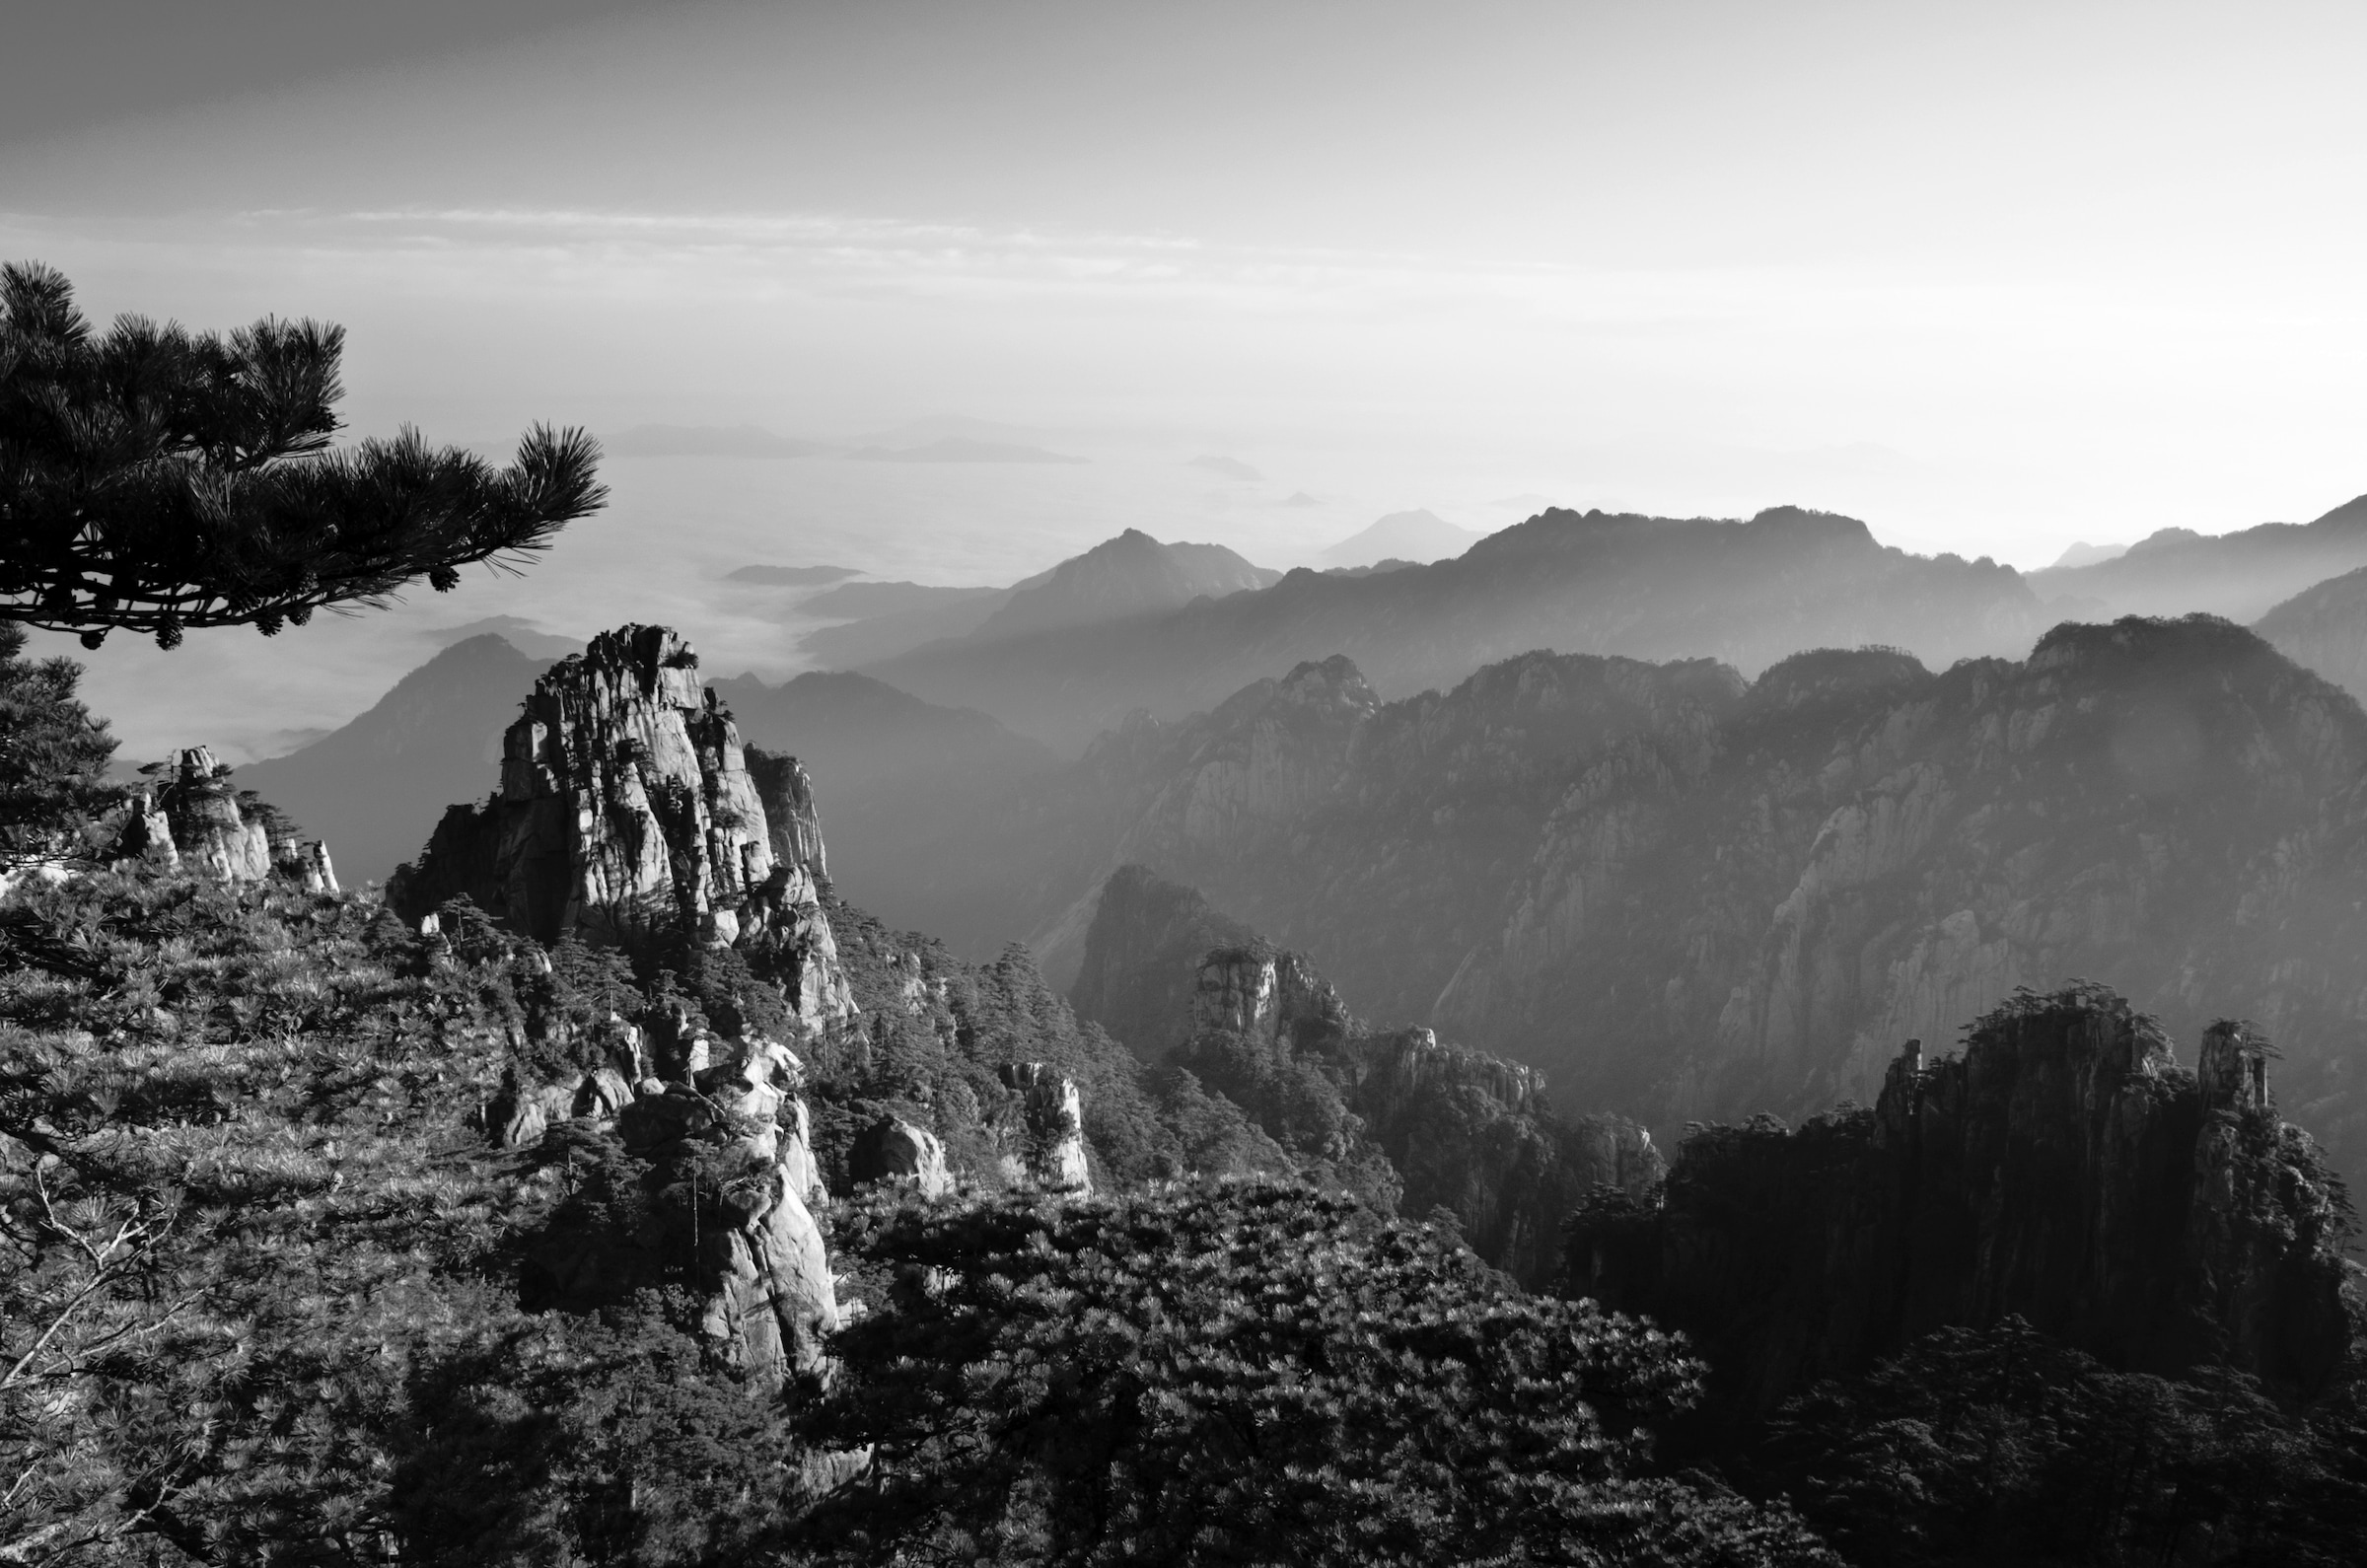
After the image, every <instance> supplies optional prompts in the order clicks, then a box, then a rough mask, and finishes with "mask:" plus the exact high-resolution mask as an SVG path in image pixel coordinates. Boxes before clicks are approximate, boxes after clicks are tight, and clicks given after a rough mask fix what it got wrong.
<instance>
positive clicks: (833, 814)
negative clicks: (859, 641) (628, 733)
mask: <svg viewBox="0 0 2367 1568" xmlns="http://www.w3.org/2000/svg"><path fill="white" fill-rule="evenodd" d="M713 685H714V689H715V692H716V695H718V696H719V697H721V698H722V699H723V700H724V701H725V702H726V703H727V704H728V705H729V706H730V707H731V709H732V711H733V713H734V715H735V716H736V717H737V718H738V720H739V723H740V734H741V736H742V737H743V738H744V739H745V740H746V741H747V742H748V744H749V745H750V746H752V747H757V748H762V749H764V750H766V751H772V752H779V753H787V754H791V755H794V756H796V758H797V759H798V760H799V761H800V762H801V763H803V764H804V765H805V768H806V771H807V773H808V775H809V776H810V777H811V778H812V780H813V786H814V793H815V797H816V800H817V801H818V802H819V803H820V805H821V807H822V809H824V810H825V811H827V812H828V813H829V821H830V842H831V845H832V846H833V848H834V849H835V851H836V853H837V856H838V858H837V860H836V862H835V863H834V864H833V866H832V868H831V869H832V872H833V874H834V875H835V876H836V878H837V879H838V886H839V889H840V891H841V892H842V893H843V894H844V895H845V896H847V897H849V898H852V899H855V900H857V901H859V902H861V903H862V905H863V906H864V907H865V908H868V909H871V910H873V911H874V912H876V913H877V914H879V915H880V916H881V917H882V918H883V919H886V920H888V921H890V922H892V923H896V924H899V925H904V926H909V925H910V924H911V923H912V921H913V919H914V918H916V917H917V916H918V915H919V914H921V913H923V912H925V911H927V910H928V909H930V908H931V907H932V906H933V901H934V900H933V893H934V891H935V890H936V888H937V887H938V885H939V882H940V873H939V871H938V869H937V867H936V866H935V865H934V864H933V863H932V860H931V859H930V857H927V856H915V855H912V854H910V853H909V852H908V851H907V849H906V846H907V845H908V844H909V843H910V842H911V841H912V840H913V838H914V837H915V836H927V835H929V834H930V832H931V828H932V826H933V824H934V822H935V821H936V820H937V819H938V818H940V817H941V816H942V814H943V810H944V803H945V801H946V800H947V798H948V796H949V795H952V796H954V798H957V799H959V798H964V797H968V796H973V795H974V796H977V797H984V798H991V799H1000V798H1004V797H1007V796H1010V795H1012V794H1016V793H1020V792H1024V791H1025V790H1026V789H1027V788H1028V787H1029V786H1030V785H1031V784H1032V783H1033V782H1034V781H1036V780H1039V779H1040V778H1042V777H1043V776H1045V775H1047V774H1049V773H1050V772H1052V771H1053V770H1054V769H1055V768H1056V767H1057V766H1058V765H1059V758H1058V757H1056V756H1055V755H1054V754H1053V753H1052V751H1051V750H1050V748H1047V747H1045V746H1044V745H1043V744H1042V743H1041V742H1039V741H1032V740H1029V739H1027V738H1025V737H1023V736H1018V735H1014V734H1012V733H1011V732H1010V731H1009V730H1006V729H1004V728H1003V727H1002V726H1001V725H999V724H997V723H995V721H994V720H992V719H990V718H988V717H987V716H986V715H985V714H983V713H976V712H969V711H966V710H963V709H957V708H943V707H938V706H936V705H935V704H933V703H927V702H923V701H921V700H920V699H919V698H918V697H914V696H911V695H908V694H906V693H904V692H901V691H898V690H897V689H896V688H895V687H894V686H890V685H886V684H884V683H882V682H880V681H878V680H874V679H872V678H871V677H868V676H859V675H852V674H846V673H839V672H823V671H811V672H808V673H807V674H805V675H802V676H799V677H796V678H795V679H793V680H788V681H784V682H782V683H781V684H779V685H771V686H768V685H766V684H765V683H764V682H763V681H761V680H758V679H757V678H755V677H753V676H742V677H738V678H737V679H729V680H718V681H715V682H713Z"/></svg>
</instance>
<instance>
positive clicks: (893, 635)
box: [798, 529, 1282, 669]
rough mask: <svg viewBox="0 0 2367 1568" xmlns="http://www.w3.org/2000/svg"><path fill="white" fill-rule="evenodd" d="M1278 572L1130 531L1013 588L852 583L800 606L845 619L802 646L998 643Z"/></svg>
mask: <svg viewBox="0 0 2367 1568" xmlns="http://www.w3.org/2000/svg"><path fill="white" fill-rule="evenodd" d="M1281 575H1282V574H1281V573H1280V572H1276V571H1273V570H1270V569H1268V568H1266V567H1262V566H1255V565H1253V564H1252V563H1251V562H1249V561H1247V560H1245V559H1243V558H1242V557H1241V556H1240V555H1238V554H1236V553H1235V552H1233V551H1232V550H1229V549H1226V548H1225V547H1224V546H1223V545H1221V544H1188V543H1180V542H1179V543H1173V544H1169V543H1163V542H1161V541H1160V540H1158V539H1155V538H1153V537H1151V536H1150V535H1148V534H1145V533H1143V532H1142V531H1141V530H1139V529H1128V530H1126V531H1125V532H1124V533H1122V534H1120V535H1117V536H1116V537H1114V538H1110V539H1105V540H1103V541H1102V542H1101V543H1099V544H1097V545H1095V546H1094V547H1093V548H1092V549H1090V550H1087V551H1086V552H1085V553H1083V554H1082V555H1073V556H1070V557H1069V558H1068V559H1067V560H1064V561H1062V562H1060V563H1059V564H1058V565H1057V566H1054V567H1052V568H1051V569H1050V570H1048V571H1044V572H1039V573H1037V574H1036V575H1035V576H1033V577H1029V578H1024V579H1022V580H1021V581H1019V582H1017V583H1014V584H1012V585H1011V586H1010V587H1009V588H933V587H927V586H924V585H921V584H917V583H855V584H848V585H846V586H845V587H843V588H839V589H836V590H833V591H832V592H830V593H827V594H822V595H818V596H816V597H815V598H813V599H811V600H808V601H806V602H804V603H803V604H801V605H800V606H798V607H799V610H800V612H801V613H803V614H808V615H834V614H845V615H848V616H849V617H851V618H850V619H849V621H848V623H847V624H845V625H839V626H825V627H824V628H822V629H821V630H819V631H815V632H811V633H809V634H808V635H807V636H806V638H805V640H804V642H803V644H802V645H801V646H802V647H803V649H804V651H805V652H806V653H808V654H810V655H811V656H813V657H814V658H816V659H818V660H821V661H823V662H824V663H825V664H827V665H829V666H831V667H833V668H839V669H844V668H849V667H853V666H857V665H864V664H871V663H877V662H880V661H884V660H890V659H894V658H896V657H897V656H898V655H901V654H903V653H906V652H908V651H910V650H912V649H915V648H919V647H922V646H924V645H927V644H933V643H945V644H947V645H948V646H949V647H951V646H954V645H956V644H960V645H968V644H969V643H972V642H992V641H1000V640H1007V639H1010V638H1014V637H1024V636H1027V635H1030V634H1034V633H1041V632H1048V631H1060V630H1071V629H1075V628H1079V627H1085V626H1097V625H1102V624H1105V623H1108V622H1112V621H1119V620H1127V619H1131V618H1135V617H1139V616H1142V615H1145V614H1155V613H1158V612H1160V611H1163V610H1169V609H1174V608H1176V607H1178V606H1183V605H1188V604H1190V603H1191V602H1192V601H1193V600H1195V599H1200V598H1203V597H1217V598H1221V597H1223V596H1225V595H1228V594H1238V593H1242V592H1244V591H1247V590H1251V589H1258V588H1265V587H1268V586H1270V585H1272V584H1273V583H1275V582H1276V581H1278V580H1279V579H1280V578H1281Z"/></svg>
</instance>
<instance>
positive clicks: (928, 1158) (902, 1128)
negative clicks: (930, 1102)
mask: <svg viewBox="0 0 2367 1568" xmlns="http://www.w3.org/2000/svg"><path fill="white" fill-rule="evenodd" d="M848 1164H849V1166H850V1167H851V1168H852V1170H853V1174H854V1178H855V1179H856V1180H857V1181H908V1182H910V1183H911V1184H912V1186H913V1187H914V1188H915V1189H917V1190H918V1191H919V1193H920V1195H921V1196H923V1197H929V1198H934V1197H942V1196H943V1195H944V1194H946V1193H947V1192H950V1191H952V1190H953V1185H954V1178H953V1176H951V1175H950V1174H949V1173H948V1172H947V1171H946V1168H945V1145H944V1144H943V1143H942V1142H941V1141H939V1139H938V1137H937V1135H936V1134H935V1133H933V1132H930V1131H929V1130H928V1129H927V1128H925V1127H915V1126H913V1125H912V1124H911V1123H910V1122H908V1121H905V1120H904V1119H903V1118H901V1117H899V1116H882V1117H881V1118H880V1119H879V1120H877V1121H875V1122H873V1123H872V1124H871V1125H870V1126H869V1127H866V1128H865V1129H864V1130H863V1132H862V1135H861V1136H859V1137H857V1138H856V1139H855V1147H854V1150H853V1152H852V1154H851V1155H850V1156H849V1157H848Z"/></svg>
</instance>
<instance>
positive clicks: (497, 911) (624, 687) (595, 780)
mask: <svg viewBox="0 0 2367 1568" xmlns="http://www.w3.org/2000/svg"><path fill="white" fill-rule="evenodd" d="M804 804H805V811H804V814H803V816H802V817H801V818H798V819H796V820H790V821H787V822H785V823H784V829H783V832H782V834H781V835H780V837H781V841H782V843H783V844H784V846H785V847H787V848H788V849H789V850H791V851H793V852H794V853H795V855H796V856H797V858H795V859H790V860H784V859H782V858H779V857H778V856H776V854H775V851H774V840H775V836H776V835H775V833H774V831H773V829H772V827H771V825H770V824H769V823H768V822H767V820H766V817H765V812H764V807H763V805H762V803H761V801H760V800H759V798H758V795H757V791H756V787H755V784H754V782H753V780H752V779H751V777H750V775H749V772H748V767H747V762H746V757H745V754H744V750H743V748H742V746H741V744H740V737H739V732H738V730H737V728H736V727H735V726H734V724H733V722H732V719H731V715H730V714H729V713H728V712H726V711H725V710H723V709H722V708H721V707H720V706H719V705H718V704H717V703H716V702H715V700H714V698H713V694H712V693H711V692H707V691H705V690H703V689H702V688H701V686H700V684H699V681H698V658H697V655H696V654H694V653H693V652H692V651H691V649H690V647H689V645H688V644H687V643H685V642H683V641H682V640H681V638H680V637H679V636H677V635H676V634H675V633H674V632H672V631H670V630H668V629H666V628H665V627H662V626H625V627H622V628H620V629H618V630H616V631H612V632H605V633H603V634H602V635H600V636H598V637H596V638H594V639H593V640H592V643H591V645H590V646H589V647H588V648H586V650H585V651H584V652H583V653H582V654H580V655H575V656H572V657H570V658H567V659H564V660H561V661H560V662H559V663H558V664H556V665H554V666H553V667H552V668H551V669H550V670H548V671H547V672H545V673H544V674H543V675H542V677H540V678H539V679H538V681H537V682H536V684H535V689H534V692H533V694H532V695H531V696H530V697H529V698H528V699H527V703H526V711H525V713H524V714H523V715H522V716H521V717H520V718H519V719H518V721H517V722H516V723H515V724H513V725H511V726H510V729H509V731H508V733H507V734H506V735H505V736H504V737H503V742H502V775H501V790H500V792H499V793H498V794H497V795H496V796H494V798H493V799H491V800H489V801H487V802H486V803H484V804H483V805H481V806H455V807H453V808H452V809H451V811H449V812H447V813H446V814H445V817H444V820H443V821H442V822H440V823H439V824H438V825H437V827H436V831H435V836H434V837H433V838H432V839H431V840H430V842H429V844H428V846H427V849H426V850H425V852H424V853H423V854H422V855H421V856H420V858H419V860H418V861H417V863H416V864H415V865H412V866H406V867H405V868H403V869H402V870H401V871H400V872H398V873H397V874H396V876H395V879H394V883H393V884H392V886H391V887H390V890H389V892H390V896H391V897H392V899H393V900H394V903H395V905H396V906H397V907H398V908H399V909H401V910H402V911H403V912H404V913H405V914H407V915H410V916H412V917H413V918H416V917H418V916H419V915H421V914H424V913H425V912H427V911H429V910H431V909H433V908H434V907H435V906H436V905H438V904H440V903H442V902H443V901H444V900H446V899H448V898H452V897H455V896H458V895H464V894H465V895H466V896H467V897H469V898H470V899H472V900H474V901H475V902H476V903H477V904H478V905H479V906H480V907H482V908H483V909H485V910H486V911H487V912H489V913H491V914H493V915H494V916H495V917H497V918H498V919H500V920H502V921H503V922H504V923H506V924H507V925H509V926H510V927H511V928H512V929H514V930H517V931H519V932H521V933H523V934H525V935H528V936H531V937H534V938H535V939H536V940H538V941H540V942H544V943H548V942H555V941H557V940H558V939H559V938H560V937H562V936H565V935H571V934H572V935H576V936H580V937H582V938H584V939H585V940H588V941H595V942H607V943H611V944H614V945H616V946H620V947H626V948H635V949H648V948H652V947H655V946H658V945H662V944H664V943H666V942H668V941H675V940H681V939H685V938H686V939H690V940H703V941H706V942H711V943H718V944H732V945H738V946H741V947H743V948H747V949H750V950H752V951H755V952H760V953H762V954H764V955H765V956H766V958H767V960H768V962H767V963H766V965H765V968H766V970H767V972H768V973H769V974H770V975H771V976H772V977H773V978H776V979H779V980H780V981H781V982H782V983H783V985H784V986H785V987H786V989H787V990H788V991H789V993H790V1001H791V1005H792V1007H793V1008H794V1010H795V1011H796V1013H797V1015H798V1017H799V1019H800V1021H801V1022H802V1023H803V1024H804V1025H806V1026H807V1027H809V1028H817V1029H818V1028H824V1027H828V1026H830V1025H834V1024H841V1023H843V1022H845V1021H846V1020H847V1019H848V1018H850V1017H851V1016H852V1014H853V1011H854V1004H853V999H852V997H851V995H850V994H849V992H848V990H847V987H846V981H845V978H844V976H843V975H842V974H841V973H840V972H839V969H838V963H837V953H836V944H835V941H834V939H833V937H832V934H831V931H830V928H829V921H828V919H827V918H826V917H825V915H824V913H823V911H822V907H821V902H820V898H819V893H818V890H817V887H816V882H815V879H816V877H817V875H818V874H819V873H820V872H821V869H822V867H823V863H824V862H823V852H822V842H821V831H820V827H819V825H818V824H817V822H816V821H815V820H814V815H813V810H812V796H811V791H810V790H809V791H807V792H806V793H805V796H804Z"/></svg>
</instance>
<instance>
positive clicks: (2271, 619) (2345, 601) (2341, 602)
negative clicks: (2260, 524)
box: [2252, 567, 2367, 702]
mask: <svg viewBox="0 0 2367 1568" xmlns="http://www.w3.org/2000/svg"><path fill="white" fill-rule="evenodd" d="M2252 629H2253V630H2255V631H2257V632H2259V634H2260V635H2261V636H2263V637H2265V638H2267V639H2268V640H2269V641H2270V642H2272V643H2274V644H2275V645H2276V647H2277V649H2278V651H2280V652H2282V653H2283V654H2284V655H2285V656H2286V657H2287V658H2289V659H2291V660H2293V661H2294V662H2295V663H2296V664H2302V665H2307V666H2308V667H2309V668H2310V669H2312V670H2315V671H2317V672H2318V673H2319V674H2320V675H2322V676H2324V677H2326V678H2327V679H2329V680H2331V681H2333V682H2334V683H2335V684H2336V685H2338V686H2340V687H2341V688H2342V689H2343V690H2345V691H2347V692H2349V693H2350V694H2351V695H2352V696H2354V697H2357V698H2358V699H2359V700H2360V701H2362V702H2367V567H2361V568H2359V569H2358V570H2357V571H2351V572H2344V573H2343V574H2342V575H2341V576H2340V577H2332V578H2329V579H2327V580H2326V581H2325V582H2323V583H2319V584H2316V585H2315V586H2313V587H2310V588H2306V589H2304V590H2302V591H2301V592H2300V593H2298V594H2295V595H2294V596H2293V597H2292V598H2291V599H2288V600H2286V601H2285V602H2284V603H2283V604H2281V605H2279V606H2276V607H2275V608H2274V609H2272V610H2270V611H2268V613H2267V614H2265V615H2262V616H2261V617H2260V618H2259V620H2258V621H2256V622H2254V623H2253V628H2252Z"/></svg>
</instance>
